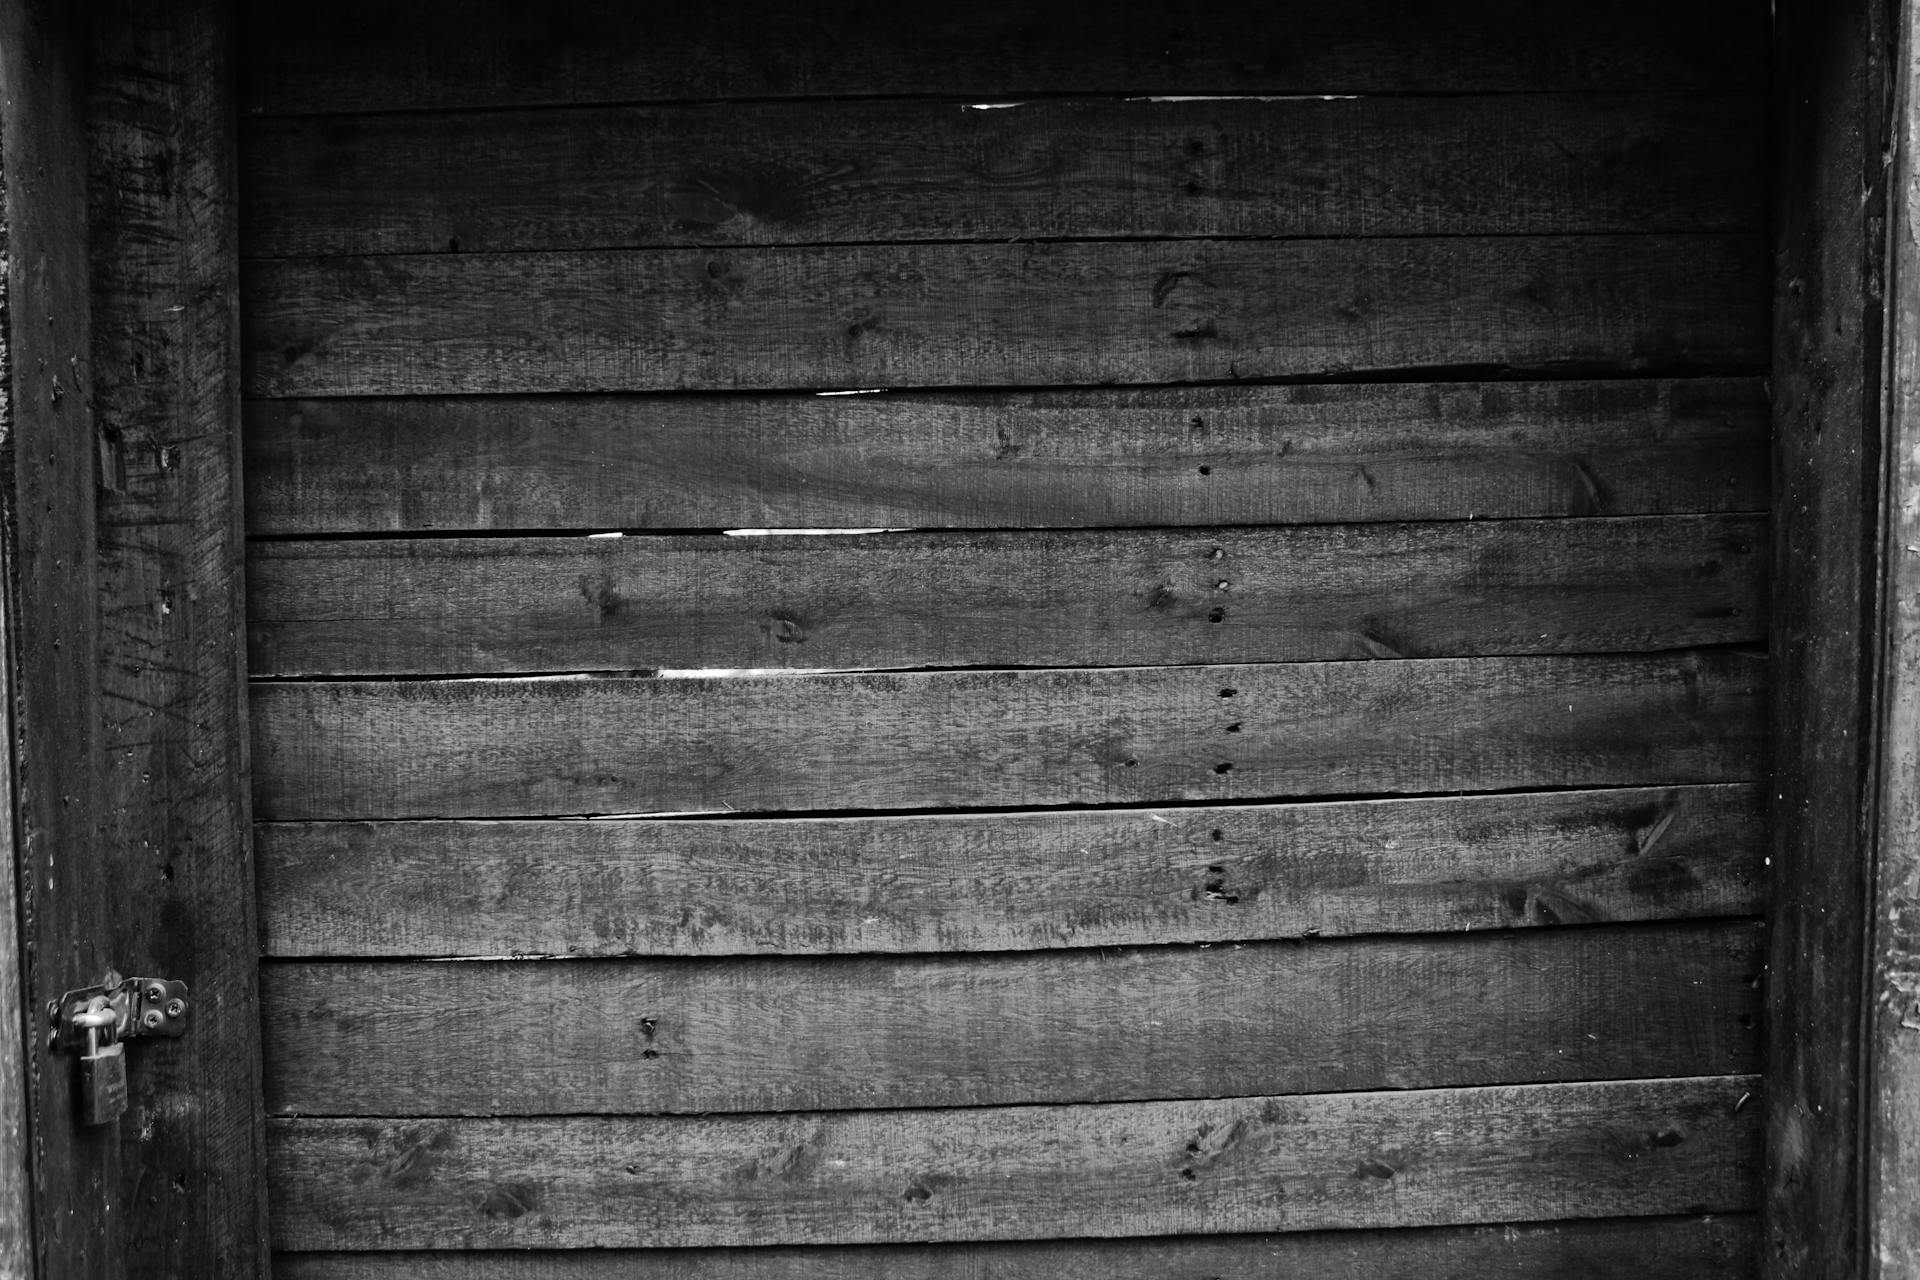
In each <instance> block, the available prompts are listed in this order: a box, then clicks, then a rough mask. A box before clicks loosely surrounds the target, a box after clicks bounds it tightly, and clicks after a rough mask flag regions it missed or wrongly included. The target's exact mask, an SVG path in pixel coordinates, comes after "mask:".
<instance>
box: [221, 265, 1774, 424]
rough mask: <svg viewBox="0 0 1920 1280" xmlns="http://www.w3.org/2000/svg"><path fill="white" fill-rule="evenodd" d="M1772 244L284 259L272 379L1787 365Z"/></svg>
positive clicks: (255, 282)
mask: <svg viewBox="0 0 1920 1280" xmlns="http://www.w3.org/2000/svg"><path fill="white" fill-rule="evenodd" d="M1767 271H1768V260H1767V255H1766V247H1765V243H1764V241H1763V240H1762V239H1761V238H1760V237H1758V236H1753V235H1746V234H1726V235H1653V236H1625V237H1619V236H1573V237H1553V236H1544V237H1535V236H1503V237H1491V238H1477V237H1458V238H1439V239H1417V240H1408V239H1373V240H1227V241H1223V240H1181V241H1111V242H1092V243H1089V242H1063V243H1042V244H1031V243H1029V244H942V245H925V244H923V245H856V246H831V247H823V248H803V247H778V248H769V249H755V248H742V249H735V248H728V249H648V250H608V251H580V252H574V253H537V254H480V255H473V254H435V255H388V256H378V257H355V258H321V259H309V258H299V259H274V260H271V261H263V262H254V263H252V264H251V265H249V266H247V267H246V268H245V269H244V270H243V271H242V275H241V303H242V312H241V314H242V321H243V324H244V330H245V332H244V349H245V351H246V355H247V373H246V385H247V391H248V393H249V394H251V395H255V396H312V395H342V394H345V395H397V394H412V395H434V394H451V393H461V394H464V393H501V392H514V391H540V392H559V391H644V390H684V389H701V390H749V389H754V390H759V389H775V388H807V389H812V388H861V387H910V386H982V385H991V386H1014V385H1032V384H1041V385H1064V384H1073V383H1105V382H1179V381H1218V380H1229V379H1240V378H1263V377H1311V376H1322V375H1334V374H1340V375H1351V374H1359V373H1377V372H1406V373H1413V372H1417V371H1419V370H1422V369H1434V368H1449V369H1459V368H1461V367H1474V368H1483V367H1488V366H1496V367H1502V368H1510V369H1515V370H1559V371H1562V372H1566V373H1579V372H1581V371H1583V370H1597V369H1605V370H1610V371H1622V372H1626V371H1636V372H1637V371H1647V372H1678V371H1683V370H1696V371H1702V372H1713V371H1725V370H1730V369H1757V368H1759V367H1761V366H1762V365H1763V364H1764V362H1765V359H1766V350H1767V345H1766V331H1767V316H1768V303H1767V279H1768V276H1767Z"/></svg>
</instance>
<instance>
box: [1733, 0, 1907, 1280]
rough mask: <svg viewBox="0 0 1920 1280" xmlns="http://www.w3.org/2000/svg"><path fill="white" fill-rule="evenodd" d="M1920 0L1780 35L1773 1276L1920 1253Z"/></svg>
mask: <svg viewBox="0 0 1920 1280" xmlns="http://www.w3.org/2000/svg"><path fill="white" fill-rule="evenodd" d="M1912 9H1913V6H1912V4H1911V3H1908V4H1905V5H1898V6H1882V5H1879V4H1874V3H1867V2H1863V0H1832V2H1829V0H1801V2H1800V3H1795V4H1791V5H1782V6H1781V7H1780V9H1779V17H1778V24H1777V30H1776V40H1777V45H1776V47H1777V49H1778V51H1779V56H1778V58H1777V60H1776V78H1775V85H1776V92H1777V93H1778V94H1779V97H1778V99H1777V103H1778V107H1779V111H1778V114H1777V117H1776V128H1777V137H1778V143H1779V145H1778V150H1777V155H1778V164H1777V168H1776V173H1775V181H1774V186H1775V191H1776V205H1775V210H1776V227H1777V232H1778V241H1777V252H1778V256H1777V264H1778V276H1777V282H1776V283H1777V292H1776V302H1775V347H1774V410H1775V429H1776V443H1775V463H1776V474H1775V494H1776V497H1775V503H1774V511H1775V519H1776V521H1777V528H1776V545H1777V549H1778V559H1777V561H1776V575H1775V583H1776V586H1775V597H1774V598H1775V614H1774V658H1775V671H1774V681H1775V688H1776V691H1777V692H1776V696H1775V704H1774V710H1775V724H1774V744H1775V757H1774V762H1773V766H1774V767H1773V775H1774V792H1775V803H1774V819H1775V840H1774V846H1773V872H1774V876H1773V891H1774V908H1773V939H1772V945H1771V954H1770V959H1769V983H1770V1003H1769V1008H1770V1018H1769V1029H1768V1034H1767V1048H1768V1056H1767V1063H1766V1070H1767V1093H1768V1097H1767V1105H1768V1108H1769V1114H1768V1171H1767V1183H1766V1201H1765V1206H1764V1208H1765V1212H1766V1222H1767V1237H1768V1248H1767V1249H1766V1251H1765V1254H1764V1258H1765V1274H1766V1275H1767V1276H1769V1277H1773V1278H1775V1280H1787V1278H1788V1277H1793V1278H1794V1280H1813V1278H1815V1277H1819V1278H1821V1280H1829V1278H1831V1280H1853V1278H1855V1277H1868V1276H1876V1277H1877V1276H1885V1277H1888V1278H1889V1280H1891V1277H1893V1276H1911V1275H1914V1274H1915V1273H1916V1267H1920V1252H1916V1251H1915V1242H1916V1240H1920V1232H1916V1226H1917V1225H1920V1217H1917V1216H1916V1214H1917V1213H1920V1211H1917V1210H1916V1208H1915V1204H1914V1200H1915V1198H1916V1189H1920V1177H1917V1176H1916V1171H1915V1167H1914V1162H1915V1157H1916V1155H1917V1154H1920V1152H1917V1151H1916V1150H1915V1147H1914V1143H1915V1140H1916V1135H1917V1134H1920V1129H1916V1126H1915V1121H1916V1120H1920V1079H1916V1075H1915V1072H1916V1068H1920V1001H1917V1000H1916V996H1920V794H1917V793H1916V788H1917V787H1920V595H1917V594H1916V593H1917V592H1920V552H1916V551H1914V550H1911V549H1910V548H1915V547H1920V455H1917V454H1916V453H1915V450H1916V449H1917V448H1920V251H1917V249H1916V243H1915V240H1914V238H1913V234H1912V227H1911V220H1912V218H1913V216H1914V214H1915V212H1916V210H1920V202H1916V200H1915V198H1914V195H1913V190H1914V188H1913V185H1912V184H1913V183H1914V181H1915V180H1914V178H1913V176H1912V168H1913V167H1912V164H1911V160H1912V155H1911V150H1910V148H1911V146H1912V145H1913V143H1912V139H1913V137H1914V136H1915V133H1914V130H1915V126H1914V124H1913V123H1911V122H1909V121H1907V120H1905V119H1903V118H1901V115H1902V113H1907V112H1911V111H1912V110H1913V105H1914V99H1913V96H1912V92H1911V78H1912V74H1913V72H1912V70H1911V68H1912V66H1913V63H1912V58H1913V49H1912V43H1911V41H1912V34H1911V31H1912V27H1911V24H1912V22H1913V14H1912ZM1894 12H1899V13H1900V14H1901V16H1900V17H1899V18H1898V20H1897V21H1896V24H1895V26H1893V27H1889V26H1888V25H1886V24H1887V22H1888V19H1889V16H1890V14H1891V13H1894ZM1896 39H1899V40H1901V41H1902V42H1903V43H1904V46H1905V47H1904V48H1903V49H1902V53H1903V55H1904V58H1905V61H1904V62H1902V63H1894V62H1891V61H1890V55H1891V53H1892V51H1893V48H1894V42H1895V40H1896ZM1895 85H1899V86H1901V87H1902V89H1903V92H1902V93H1901V95H1900V96H1901V105H1900V108H1899V110H1898V111H1896V110H1895V109H1894V106H1893V102H1892V98H1893V93H1892V89H1893V87H1894V86H1895ZM1896 138H1901V139H1904V141H1903V142H1902V144H1901V146H1902V151H1901V158H1900V164H1899V169H1898V172H1899V175H1900V176H1899V177H1898V178H1897V180H1896V184H1895V186H1894V188H1893V190H1892V194H1891V197H1890V196H1889V187H1888V182H1887V161H1888V158H1889V154H1890V152H1889V148H1890V146H1891V145H1892V144H1893V142H1894V141H1895V139H1896ZM1890 203H1891V207H1892V210H1893V216H1894V222H1895V226H1894V229H1893V234H1892V235H1891V237H1890V236H1889V234H1888V229H1887V225H1886V221H1887V216H1888V209H1889V204H1890ZM1890 244H1891V250H1892V256H1891V259H1889V256H1888V250H1889V245H1890ZM1889 284H1890V285H1891V289H1890V290H1889V289H1888V288H1887V286H1888V285H1889ZM1883 293H1884V294H1885V295H1886V296H1885V298H1883ZM1888 298H1890V299H1891V302H1889V301H1887V299H1888Z"/></svg>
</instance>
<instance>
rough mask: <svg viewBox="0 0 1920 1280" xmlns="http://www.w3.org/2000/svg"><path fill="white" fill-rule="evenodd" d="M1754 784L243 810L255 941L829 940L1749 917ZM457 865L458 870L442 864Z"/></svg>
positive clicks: (1194, 937)
mask: <svg viewBox="0 0 1920 1280" xmlns="http://www.w3.org/2000/svg"><path fill="white" fill-rule="evenodd" d="M1763 814H1764V800H1763V796H1762V793H1761V790H1760V788H1758V787H1756V786H1753V785H1728V786H1705V787H1658V788H1638V787H1623V788H1618V789H1612V790H1607V791H1570V792H1553V793H1542V794H1532V795H1512V796H1448V797H1439V798H1432V799H1418V800H1364V801H1357V802H1347V803H1333V804H1286V805H1232V806H1226V807H1212V806H1203V807H1197V808H1185V807H1182V808H1173V809H1166V810H1159V811H1155V810H1147V811H1142V810H1101V811H1096V812H1087V811H1080V812H1075V811H1056V812H1042V813H1025V814H991V815H981V816H971V815H965V814H944V815H939V816H932V817H892V818H775V819H746V820H735V819H706V820H701V821H698V822H685V821H678V820H671V819H655V820H648V819H621V820H605V821H599V822H538V821H520V822H512V821H509V822H319V823H297V822H296V823H280V822H270V823H262V824H261V825H260V828H259V831H258V837H257V838H258V842H259V845H258V866H259V871H260V908H261V914H262V928H263V949H264V952H265V954H267V955H269V956H282V957H292V956H462V955H464V956H507V955H525V956H574V955H586V956H593V955H601V956H615V955H639V954H649V955H729V954H742V953H745V954H762V955H765V954H781V955H823V954H836V953H854V952H916V951H917V952H957V951H1003V950H1015V951H1017V950H1023V949H1029V948H1050V947H1101V946H1116V945H1124V944H1128V943H1168V942H1189V943H1191V942H1227V941H1237V940H1248V939H1258V938H1288V937H1312V936H1324V937H1334V936H1340V935H1350V934H1367V933H1428V932H1449V931H1454V930H1472V929H1505V928H1519V927H1537V926H1553V925H1562V924H1590V923H1595V922H1601V921H1609V920H1617V921H1627V920H1669V919H1685V918H1690V917H1714V916H1739V915H1755V914H1758V913H1759V911H1760V910H1761V907H1762V904H1763V897H1762V893H1761V885H1762V882H1763V880H1764V868H1763V867H1762V863H1761V860H1762V857H1763V855H1764V854H1765V852H1766V827H1765V823H1764V816H1763ZM455 867H457V868H458V869H459V873H458V874H457V875H450V874H448V869H449V868H455Z"/></svg>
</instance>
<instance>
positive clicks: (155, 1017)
mask: <svg viewBox="0 0 1920 1280" xmlns="http://www.w3.org/2000/svg"><path fill="white" fill-rule="evenodd" d="M165 1021H166V1016H165V1015H164V1014H162V1013H161V1012H160V1011H159V1010H158V1009H149V1010H147V1011H146V1012H145V1013H143V1014H141V1015H140V1025H141V1026H143V1027H145V1028H146V1029H147V1030H149V1031H151V1030H153V1029H154V1028H155V1027H157V1026H159V1025H160V1024H161V1023H163V1022H165Z"/></svg>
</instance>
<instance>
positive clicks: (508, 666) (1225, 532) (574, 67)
mask: <svg viewBox="0 0 1920 1280" xmlns="http://www.w3.org/2000/svg"><path fill="white" fill-rule="evenodd" d="M244 35H245V38H244V41H243V46H242V58H241V61H242V66H243V68H244V71H245V76H246V80H247V85H246V88H245V91H244V94H243V103H244V109H245V110H246V112H247V113H248V114H247V118H246V120H245V122H244V125H243V131H242V153H243V154H242V177H243V197H244V202H245V203H244V212H243V218H242V229H241V235H242V241H243V253H244V255H245V259H246V261H245V267H244V275H243V298H242V304H243V305H242V323H243V328H244V333H245V343H246V369H245V383H246V391H247V396H248V400H247V408H246V417H247V435H248V440H247V484H248V504H249V505H248V527H249V531H250V534H251V544H250V545H251V554H250V560H249V576H250V594H249V622H248V627H249V636H248V639H249V645H250V651H251V655H252V663H253V672H254V677H255V686H254V688H253V691H252V695H251V696H252V708H253V716H254V751H255V768H256V793H255V808H256V813H257V815H258V817H259V818H260V819H261V820H262V822H261V826H260V829H259V859H260V868H261V877H262V881H261V895H262V896H261V909H262V916H263V920H264V928H265V939H264V941H265V949H266V955H267V960H266V964H265V968H264V971H263V973H262V1002H263V1008H264V1019H265V1027H264V1034H265V1045H266V1055H267V1060H266V1072H267V1081H266V1089H267V1101H268V1108H269V1113H270V1115H271V1116H273V1117H274V1118H273V1119H272V1120H271V1122H270V1126H269V1142H270V1183H271V1191H272V1195H273V1207H274V1213H273V1223H274V1233H275V1241H276V1245H277V1247H278V1249H279V1250H280V1251H281V1252H280V1254H279V1263H278V1269H279V1273H280V1274H282V1275H284V1276H288V1277H297V1278H298V1280H350V1278H351V1280H375V1278H389V1277H399V1276H402V1275H405V1276H408V1277H426V1278H432V1277H440V1276H452V1275H456V1274H458V1275H463V1276H483V1277H492V1278H497V1280H504V1278H506V1277H512V1278H514V1280H535V1278H536V1277H537V1278H539V1280H558V1278H560V1277H567V1278H568V1280H586V1278H588V1277H592V1278H595V1280H601V1278H604V1277H611V1276H615V1275H619V1276H641V1275H645V1276H655V1275H657V1276H676V1277H695V1276H697V1277H730V1278H732V1277H737V1278H741V1280H744V1278H745V1277H756V1278H757V1277H793V1278H796V1280H797V1278H799V1277H808V1278H824V1277H865V1276H880V1275H886V1276H905V1277H923V1276H924V1277H928V1278H929V1280H931V1278H933V1277H941V1278H942V1280H945V1278H948V1277H960V1276H992V1277H997V1278H1000V1280H1011V1278H1013V1277H1027V1276H1033V1277H1038V1276H1054V1275H1100V1276H1115V1277H1133V1276H1140V1277H1144V1276H1149V1275H1152V1276H1163V1275H1178V1276H1189V1275H1192V1276H1201V1275H1207V1276H1236V1277H1238V1276H1253V1275H1262V1276H1266V1275H1294V1274H1299V1275H1315V1276H1353V1277H1360V1276H1367V1277H1370V1278H1373V1280H1379V1278H1382V1277H1403V1276H1404V1277H1413V1276H1421V1277H1431V1276H1462V1277H1464V1276H1495V1275H1497V1276H1513V1277H1522V1276H1527V1277H1545V1276H1556V1277H1561V1276H1578V1275H1594V1276H1602V1275H1605V1276H1617V1275H1621V1274H1635V1273H1637V1274H1642V1275H1646V1276H1649V1277H1668V1276H1671V1277H1680V1276H1686V1277H1733V1276H1741V1275H1747V1274H1750V1273H1751V1270H1752V1267H1753V1265H1754V1254H1755V1248H1756V1233H1755V1230H1754V1225H1753V1219H1752V1216H1751V1214H1750V1212H1749V1211H1750V1209H1751V1208H1752V1206H1753V1204H1754V1199H1755V1195H1756V1178H1757V1167H1758V1158H1759V1151H1758V1147H1759V1117H1760V1114H1761V1107H1760V1106H1759V1103H1758V1098H1757V1093H1758V1088H1759V1084H1758V1080H1757V1078H1756V1076H1755V1074H1754V1073H1755V1072H1756V1070H1757V1068H1758V1061H1757V1057H1758V1055H1757V1033H1756V1029H1755V1023H1756V1019H1757V1016H1758V1014H1759V1010H1760V996H1759V992H1758V990H1757V987H1758V982H1759V973H1760V965H1761V959H1760V951H1759V948H1758V936H1757V929H1758V926H1757V920H1756V917H1757V916H1758V914H1759V913H1760V911H1761V909H1762V906H1763V902H1762V897H1761V892H1762V891H1761V884H1762V881H1763V880H1764V873H1763V872H1762V860H1763V856H1764V850H1765V843H1766V832H1765V830H1764V824H1763V820H1762V811H1763V796H1762V790H1761V787H1760V786H1759V783H1760V780H1761V778H1762V767H1763V759H1762V756H1763V750H1762V746H1763V731H1764V712H1763V708H1764V706H1765V704H1766V698H1767V687H1766V686H1767V679H1766V672H1765V664H1764V659H1763V658H1762V657H1761V656H1759V655H1760V653H1761V652H1762V646H1764V643H1765V641H1766V623H1765V619H1766V587H1767V582H1766V578H1767V565H1768V559H1769V555H1768V547H1769V533H1768V525H1767V519H1766V510H1765V509H1766V505H1767V487H1768V477H1767V455H1768V426H1767V422H1768V405H1767V395H1766V391H1765V385H1764V382H1763V380H1762V379H1763V377H1764V374H1765V372H1766V365H1767V358H1768V343H1769V331H1768V283H1769V282H1768V272H1769V262H1768V254H1767V241H1766V236H1765V221H1766V217H1765V209H1766V197H1765V183H1766V165H1765V160H1764V157H1765V154H1766V147H1767V137H1766V126H1765V110H1764V99H1763V96H1762V95H1763V91H1764V87H1765V75H1766V72H1765V60H1766V51H1765V46H1766V37H1767V8H1766V6H1765V5H1763V4H1758V3H1752V2H1750V0H1740V2H1738V3H1735V2H1734V0H1706V2H1704V3H1700V4H1696V5H1691V6H1672V5H1667V4H1652V3H1624V4H1618V5H1612V6H1590V5H1574V4H1558V3H1545V4H1543V3H1537V2H1530V3H1526V4H1520V3H1502V2H1497V0H1496V2H1490V3H1477V4H1468V3H1441V4H1434V5H1422V6H1407V5H1403V4H1398V3H1391V2H1390V0H1362V2H1359V3H1354V4H1349V5H1343V6H1317V5H1316V6H1306V5H1301V6H1290V5H1274V4H1265V3H1262V4H1252V3H1247V4H1226V5H1222V6H1210V7H1207V8H1206V9H1205V11H1204V14H1203V13H1202V11H1201V9H1200V7H1198V6H1196V7H1194V9H1192V10H1191V11H1189V10H1187V9H1186V8H1185V7H1184V6H1178V5H1172V4H1166V3H1147V2H1146V0H1127V2H1123V3H1117V4H1109V5H1104V6H1100V7H1098V8H1097V9H1094V8H1089V9H1088V10H1087V11H1086V13H1084V14H1082V15H1078V16H1073V15H1067V14H1063V13H1062V11H1061V10H1060V8H1059V7H1058V6H1055V7H1050V8H1047V9H1045V10H1041V9H1034V10H1030V11H1029V10H1026V9H1024V8H1021V7H1019V6H1015V5H1011V4H1006V3H995V2H992V0H983V2H982V3H975V4H969V5H964V6H951V7H945V8H943V7H940V6H934V7H931V8H929V7H927V6H877V7H872V8H868V7H865V6H860V5H853V4H833V5H827V6H809V7H804V8H803V7H799V6H781V5H776V4H772V3H768V2H767V0H746V2H745V3H743V4H736V5H734V6H729V7H727V8H725V9H724V10H722V9H719V8H718V7H704V6H685V5H683V6H679V7H676V8H672V9H669V8H666V7H664V6H658V7H656V6H639V7H632V6H625V5H616V4H612V3H576V4H573V5H570V6H565V7H564V8H552V7H544V6H525V5H518V4H512V3H507V2H506V0H495V2H493V3H485V4H478V5H475V4H472V3H464V4H453V3H451V2H450V0H427V2H424V3H419V4H414V5H409V6H405V7H403V8H401V9H399V10H398V11H395V10H394V9H392V8H391V7H389V6H385V5H377V4H373V3H370V2H368V3H348V4H335V5H331V6H315V7H310V8H303V9H301V10H299V11H297V12H296V11H285V12H283V11H282V10H281V8H278V7H276V8H274V9H272V10H269V9H268V8H266V7H264V6H262V7H260V8H259V9H258V10H257V11H252V12H250V13H249V21H248V25H247V27H246V30H245V33H244ZM824 529H837V530H842V531H845V530H849V529H852V530H868V531H869V532H865V533H849V532H841V533H838V534H821V533H819V532H814V533H811V534H807V533H795V532H778V531H781V530H786V531H793V530H815V531H818V530H824ZM769 530H771V531H775V532H772V533H769V532H767V531H769ZM742 531H757V536H740V535H741V532H742ZM1489 1224H1504V1225H1501V1226H1498V1227H1494V1226H1491V1225H1489ZM421 1250H430V1251H436V1252H431V1253H421V1252H419V1251H421ZM450 1251H468V1252H459V1253H455V1252H450Z"/></svg>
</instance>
